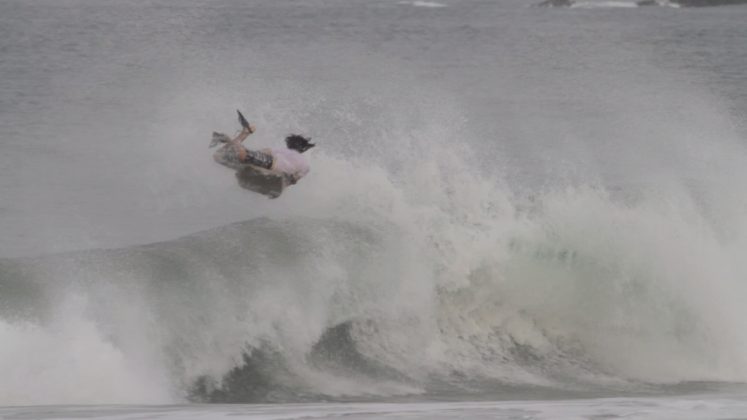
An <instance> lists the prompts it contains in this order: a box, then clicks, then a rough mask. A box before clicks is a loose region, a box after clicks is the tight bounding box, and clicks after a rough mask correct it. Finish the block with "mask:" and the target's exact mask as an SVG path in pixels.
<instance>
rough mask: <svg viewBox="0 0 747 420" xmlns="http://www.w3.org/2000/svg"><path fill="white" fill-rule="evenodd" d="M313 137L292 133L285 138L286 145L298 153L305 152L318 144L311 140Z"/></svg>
mask: <svg viewBox="0 0 747 420" xmlns="http://www.w3.org/2000/svg"><path fill="white" fill-rule="evenodd" d="M309 140H311V137H304V136H302V135H300V134H291V135H289V136H288V137H286V138H285V145H286V146H287V147H288V148H289V149H292V150H295V151H297V152H298V153H303V152H305V151H307V150H309V149H311V148H312V147H314V146H316V145H315V144H314V143H311V142H309Z"/></svg>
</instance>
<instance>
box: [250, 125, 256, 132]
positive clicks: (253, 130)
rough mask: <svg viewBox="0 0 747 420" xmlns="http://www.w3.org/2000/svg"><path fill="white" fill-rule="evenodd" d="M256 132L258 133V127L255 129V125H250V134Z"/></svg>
mask: <svg viewBox="0 0 747 420" xmlns="http://www.w3.org/2000/svg"><path fill="white" fill-rule="evenodd" d="M255 131H257V127H255V126H254V124H249V134H252V133H254V132H255Z"/></svg>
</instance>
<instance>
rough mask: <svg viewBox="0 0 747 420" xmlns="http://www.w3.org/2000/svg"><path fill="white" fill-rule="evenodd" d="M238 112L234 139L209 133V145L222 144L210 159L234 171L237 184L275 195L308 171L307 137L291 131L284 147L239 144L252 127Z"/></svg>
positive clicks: (221, 134) (308, 142) (253, 128)
mask: <svg viewBox="0 0 747 420" xmlns="http://www.w3.org/2000/svg"><path fill="white" fill-rule="evenodd" d="M236 112H237V113H238V114H239V123H240V124H241V127H242V128H241V132H240V133H239V134H238V135H237V136H236V137H234V138H230V137H229V136H227V135H226V134H223V133H216V132H213V140H212V141H211V142H210V147H214V146H217V145H219V144H223V147H221V148H220V149H218V150H217V151H216V152H215V154H213V159H215V161H216V162H218V163H220V164H221V165H223V166H226V167H229V168H231V169H234V170H236V178H237V179H238V181H239V185H241V186H242V187H243V188H246V189H248V190H250V191H254V192H258V193H260V194H264V195H266V196H268V197H270V198H277V197H279V196H280V194H281V193H282V192H283V189H285V187H286V186H288V185H293V184H295V183H297V182H298V180H300V179H301V178H303V177H304V176H305V175H306V174H307V173H308V172H309V163H308V162H307V161H306V158H305V157H304V156H303V155H302V153H303V152H305V151H307V150H309V149H311V148H312V147H314V146H315V144H314V143H311V142H310V140H311V138H308V137H304V136H302V135H299V134H291V135H289V136H288V137H286V138H285V145H286V148H285V149H275V148H273V149H262V150H250V149H247V148H246V147H244V146H243V144H242V143H243V141H244V140H246V138H247V137H249V136H250V135H251V134H252V133H254V132H255V131H256V127H255V126H254V125H252V124H249V122H248V121H247V120H246V118H244V116H243V115H241V112H240V111H238V110H237V111H236Z"/></svg>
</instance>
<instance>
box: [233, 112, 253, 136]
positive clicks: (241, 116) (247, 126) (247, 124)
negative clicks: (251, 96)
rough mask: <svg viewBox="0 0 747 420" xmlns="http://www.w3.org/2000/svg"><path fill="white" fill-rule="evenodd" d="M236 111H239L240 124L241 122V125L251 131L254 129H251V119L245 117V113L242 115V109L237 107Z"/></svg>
mask: <svg viewBox="0 0 747 420" xmlns="http://www.w3.org/2000/svg"><path fill="white" fill-rule="evenodd" d="M236 113H238V114H239V124H241V126H242V127H244V128H245V129H247V130H249V131H252V129H251V128H249V121H247V120H246V118H244V116H243V115H241V111H239V110H238V109H237V110H236Z"/></svg>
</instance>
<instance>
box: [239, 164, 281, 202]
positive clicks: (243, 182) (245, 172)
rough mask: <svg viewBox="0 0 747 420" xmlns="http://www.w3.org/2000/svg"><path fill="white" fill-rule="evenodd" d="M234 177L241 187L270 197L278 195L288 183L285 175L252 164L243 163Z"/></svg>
mask: <svg viewBox="0 0 747 420" xmlns="http://www.w3.org/2000/svg"><path fill="white" fill-rule="evenodd" d="M236 179H237V180H238V181H239V185H240V186H241V188H244V189H247V190H249V191H252V192H255V193H259V194H262V195H265V196H267V197H270V198H278V197H280V194H282V193H283V190H284V189H285V187H286V186H287V185H288V182H287V177H286V176H285V175H282V174H277V173H275V172H273V171H270V170H267V169H262V168H258V167H256V166H252V165H245V167H244V168H242V169H240V170H237V171H236Z"/></svg>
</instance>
